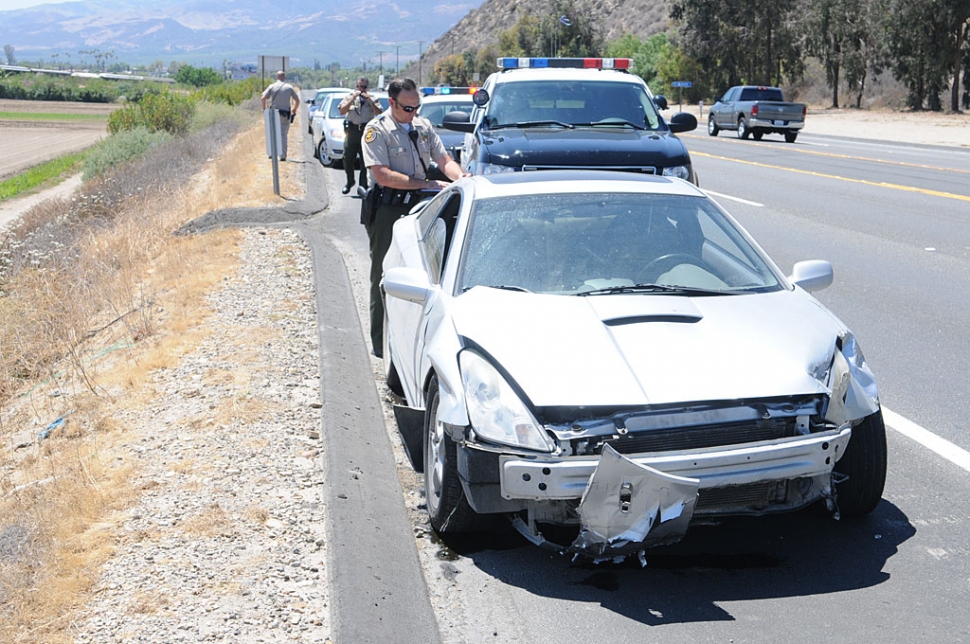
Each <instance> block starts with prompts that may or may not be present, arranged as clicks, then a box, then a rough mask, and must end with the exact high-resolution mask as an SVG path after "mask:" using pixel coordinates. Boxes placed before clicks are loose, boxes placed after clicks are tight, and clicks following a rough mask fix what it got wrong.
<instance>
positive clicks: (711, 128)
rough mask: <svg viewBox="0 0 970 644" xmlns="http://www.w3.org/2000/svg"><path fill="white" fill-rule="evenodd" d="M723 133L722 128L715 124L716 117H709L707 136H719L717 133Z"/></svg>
mask: <svg viewBox="0 0 970 644" xmlns="http://www.w3.org/2000/svg"><path fill="white" fill-rule="evenodd" d="M720 131H721V128H719V127H718V126H717V123H715V122H714V115H713V114H711V115H710V116H708V117H707V134H708V136H717V133H718V132H720Z"/></svg>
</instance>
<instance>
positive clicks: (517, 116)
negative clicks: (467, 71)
mask: <svg viewBox="0 0 970 644" xmlns="http://www.w3.org/2000/svg"><path fill="white" fill-rule="evenodd" d="M485 122H486V123H487V125H488V127H490V128H499V127H516V126H521V125H523V124H528V123H537V124H554V123H559V124H565V125H579V126H582V125H587V126H600V127H628V128H636V129H648V130H659V129H661V128H662V125H661V123H662V121H661V119H660V115H659V114H658V113H657V110H656V108H655V107H654V104H653V101H652V100H651V99H650V97H649V96H648V95H647V91H646V89H645V88H644V87H643V86H641V85H639V84H637V83H618V82H607V81H602V80H601V81H593V80H588V81H536V82H510V83H502V84H500V85H498V86H497V87H496V88H495V91H494V93H493V96H492V98H491V100H490V101H489V104H488V114H487V115H486V117H485Z"/></svg>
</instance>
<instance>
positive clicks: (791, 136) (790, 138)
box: [785, 132, 798, 143]
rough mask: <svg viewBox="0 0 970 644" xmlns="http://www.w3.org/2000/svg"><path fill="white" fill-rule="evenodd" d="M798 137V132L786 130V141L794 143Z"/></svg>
mask: <svg viewBox="0 0 970 644" xmlns="http://www.w3.org/2000/svg"><path fill="white" fill-rule="evenodd" d="M797 138H798V132H785V143H794V142H795V139H797Z"/></svg>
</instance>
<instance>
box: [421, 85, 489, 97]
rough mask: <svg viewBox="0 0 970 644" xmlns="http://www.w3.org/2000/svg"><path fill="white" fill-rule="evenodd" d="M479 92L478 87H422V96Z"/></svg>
mask: <svg viewBox="0 0 970 644" xmlns="http://www.w3.org/2000/svg"><path fill="white" fill-rule="evenodd" d="M477 91H478V88H477V87H422V88H421V94H423V95H424V96H439V95H445V94H474V93H475V92H477Z"/></svg>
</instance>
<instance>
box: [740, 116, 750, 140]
mask: <svg viewBox="0 0 970 644" xmlns="http://www.w3.org/2000/svg"><path fill="white" fill-rule="evenodd" d="M750 134H751V130H749V129H748V119H746V118H744V117H743V116H742V117H741V118H739V119H738V138H739V139H747V138H748V136H749V135H750Z"/></svg>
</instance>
